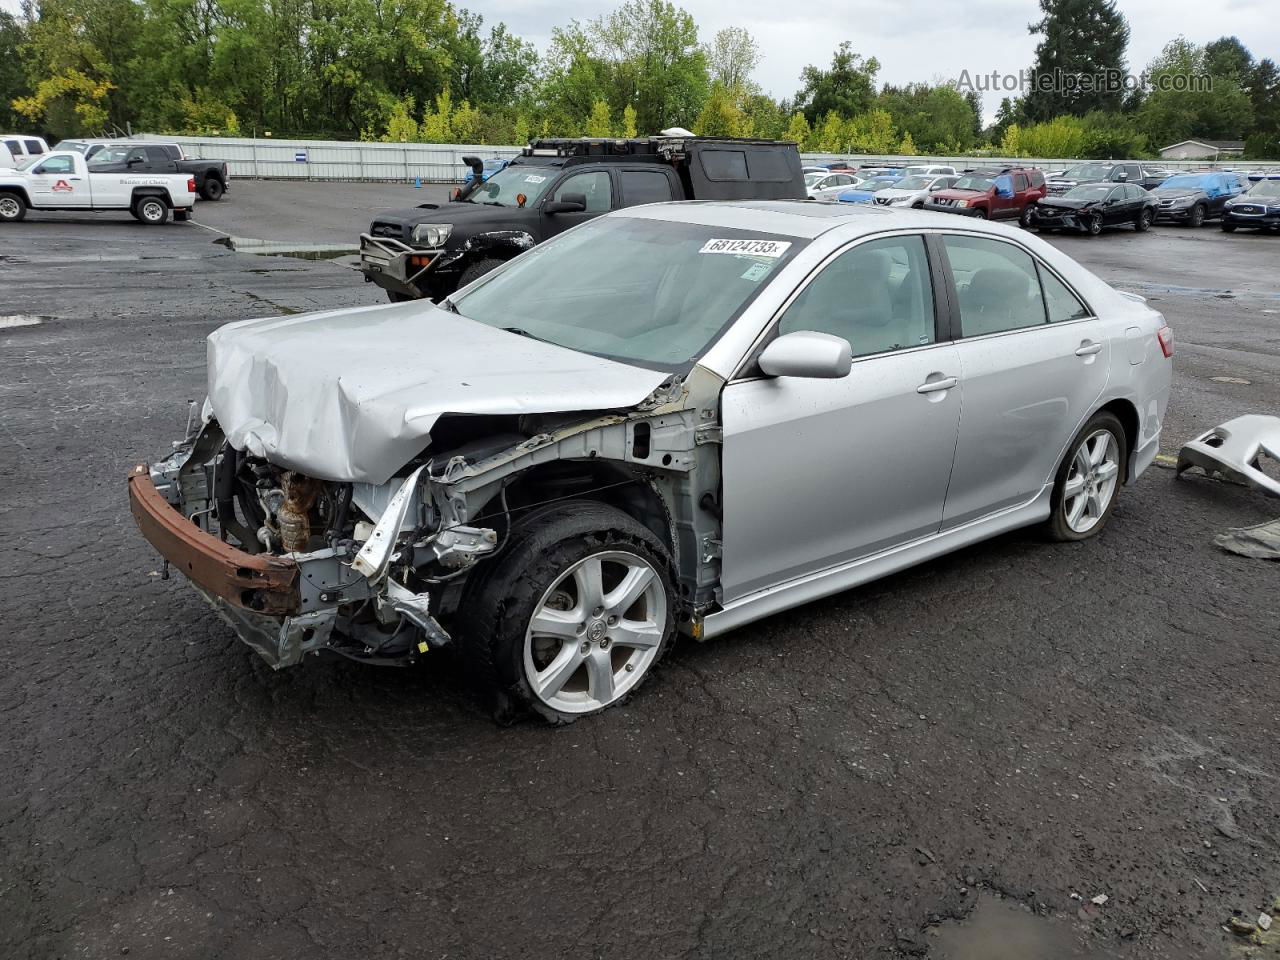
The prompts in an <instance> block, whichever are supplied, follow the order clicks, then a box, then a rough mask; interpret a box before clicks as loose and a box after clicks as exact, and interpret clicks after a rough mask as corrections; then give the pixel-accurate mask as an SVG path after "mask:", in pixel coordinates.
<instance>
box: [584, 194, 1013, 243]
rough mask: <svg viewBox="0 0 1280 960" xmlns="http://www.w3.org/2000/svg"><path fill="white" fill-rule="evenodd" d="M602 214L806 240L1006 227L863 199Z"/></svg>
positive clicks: (649, 207) (698, 204)
mask: <svg viewBox="0 0 1280 960" xmlns="http://www.w3.org/2000/svg"><path fill="white" fill-rule="evenodd" d="M608 216H611V217H634V218H637V219H645V220H666V221H669V222H672V223H692V224H698V225H700V226H708V227H727V228H730V229H734V230H756V231H759V232H761V233H773V234H781V235H782V236H790V237H796V238H797V239H805V240H812V239H814V238H815V237H818V236H821V235H822V234H824V233H827V232H828V231H830V230H835V229H837V228H843V227H852V228H853V229H852V230H849V231H848V232H849V233H850V234H851V235H852V236H857V235H861V234H864V233H865V234H870V233H879V232H881V231H883V230H896V229H906V230H910V229H918V230H926V229H938V228H946V227H951V228H963V229H965V230H978V231H981V232H989V233H993V234H998V235H1001V236H1004V235H1006V232H1007V231H1008V229H1009V227H1008V226H1007V225H1002V224H995V225H994V226H993V225H992V224H990V223H989V222H987V221H985V220H975V219H972V218H969V217H964V218H960V217H956V216H955V215H954V214H950V213H935V212H932V211H928V210H909V209H908V210H903V209H901V208H894V207H889V206H879V205H873V204H863V203H815V202H814V201H812V200H693V201H690V200H685V201H681V202H676V203H652V204H646V205H644V206H640V207H626V208H624V209H622V210H617V211H615V212H613V213H611V214H609V215H608Z"/></svg>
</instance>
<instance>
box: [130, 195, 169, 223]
mask: <svg viewBox="0 0 1280 960" xmlns="http://www.w3.org/2000/svg"><path fill="white" fill-rule="evenodd" d="M133 215H134V216H135V217H137V218H138V219H139V220H141V221H142V222H143V223H145V224H147V225H148V226H152V227H158V226H160V224H162V223H164V222H165V221H166V220H168V219H169V206H168V204H166V203H165V202H164V201H163V200H161V199H160V198H159V197H143V198H142V199H141V200H139V201H138V202H137V203H135V204H134V205H133Z"/></svg>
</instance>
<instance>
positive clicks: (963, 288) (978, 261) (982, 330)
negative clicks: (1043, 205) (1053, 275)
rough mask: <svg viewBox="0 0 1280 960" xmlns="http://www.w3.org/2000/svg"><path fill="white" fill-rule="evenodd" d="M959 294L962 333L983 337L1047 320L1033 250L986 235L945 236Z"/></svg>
mask: <svg viewBox="0 0 1280 960" xmlns="http://www.w3.org/2000/svg"><path fill="white" fill-rule="evenodd" d="M942 242H943V245H944V246H945V247H946V251H947V260H948V262H949V264H950V268H951V274H952V277H954V279H955V284H956V292H957V294H958V295H959V298H960V333H961V335H962V336H965V337H980V336H982V335H984V334H988V333H1002V332H1004V331H1006V330H1021V329H1024V328H1026V327H1038V326H1041V325H1043V324H1044V323H1045V321H1046V316H1047V314H1046V312H1045V306H1044V298H1043V296H1042V294H1041V292H1040V277H1039V275H1038V274H1037V272H1036V265H1035V261H1034V260H1032V259H1031V255H1030V254H1029V253H1027V252H1026V251H1025V250H1022V249H1021V248H1019V247H1015V246H1014V245H1013V244H1011V243H1004V242H1002V241H1000V240H988V239H986V238H983V237H958V236H946V235H944V236H943V238H942Z"/></svg>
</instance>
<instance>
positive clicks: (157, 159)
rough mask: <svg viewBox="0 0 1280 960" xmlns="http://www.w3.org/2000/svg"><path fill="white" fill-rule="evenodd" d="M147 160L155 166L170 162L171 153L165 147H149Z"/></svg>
mask: <svg viewBox="0 0 1280 960" xmlns="http://www.w3.org/2000/svg"><path fill="white" fill-rule="evenodd" d="M147 160H148V161H150V162H151V163H155V164H166V163H168V162H169V152H168V151H167V150H165V148H164V147H147Z"/></svg>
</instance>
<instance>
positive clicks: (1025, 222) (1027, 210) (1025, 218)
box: [1018, 204, 1031, 230]
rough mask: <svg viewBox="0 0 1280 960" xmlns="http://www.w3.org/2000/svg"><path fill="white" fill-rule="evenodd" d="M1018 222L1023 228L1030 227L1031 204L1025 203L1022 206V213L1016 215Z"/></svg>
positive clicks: (1027, 228)
mask: <svg viewBox="0 0 1280 960" xmlns="http://www.w3.org/2000/svg"><path fill="white" fill-rule="evenodd" d="M1018 224H1019V226H1021V227H1022V229H1023V230H1029V229H1031V205H1030V204H1027V205H1026V206H1025V207H1023V208H1022V213H1021V214H1020V215H1019V217H1018Z"/></svg>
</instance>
